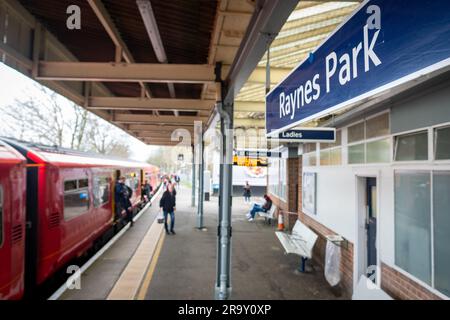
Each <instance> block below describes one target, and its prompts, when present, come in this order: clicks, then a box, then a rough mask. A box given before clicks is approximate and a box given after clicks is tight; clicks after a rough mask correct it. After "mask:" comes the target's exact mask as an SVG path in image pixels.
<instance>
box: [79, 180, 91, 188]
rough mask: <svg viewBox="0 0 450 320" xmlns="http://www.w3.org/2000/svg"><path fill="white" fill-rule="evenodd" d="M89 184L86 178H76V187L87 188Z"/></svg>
mask: <svg viewBox="0 0 450 320" xmlns="http://www.w3.org/2000/svg"><path fill="white" fill-rule="evenodd" d="M88 185H89V182H88V179H80V180H78V188H87V187H88Z"/></svg>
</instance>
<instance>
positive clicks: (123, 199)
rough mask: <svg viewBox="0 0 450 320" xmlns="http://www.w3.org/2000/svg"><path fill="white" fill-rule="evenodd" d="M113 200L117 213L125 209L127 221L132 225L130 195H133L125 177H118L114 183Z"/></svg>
mask: <svg viewBox="0 0 450 320" xmlns="http://www.w3.org/2000/svg"><path fill="white" fill-rule="evenodd" d="M114 195H115V201H116V204H117V205H116V208H118V212H119V214H120V213H121V212H122V210H125V212H126V217H127V221H128V222H130V226H131V227H132V226H133V224H134V223H133V206H132V204H131V201H130V199H131V196H132V195H133V190H131V188H130V187H129V186H127V185H126V184H125V177H120V179H119V181H118V183H117V184H116V187H115V190H114Z"/></svg>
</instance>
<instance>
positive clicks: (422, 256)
mask: <svg viewBox="0 0 450 320" xmlns="http://www.w3.org/2000/svg"><path fill="white" fill-rule="evenodd" d="M430 198H431V194H430V173H429V172H395V200H394V202H395V206H394V207H395V209H394V212H395V264H396V265H397V266H399V267H400V268H402V269H403V270H405V271H407V272H409V273H410V274H412V275H414V276H415V277H417V278H419V279H420V280H422V281H424V282H426V283H428V284H431V232H430V231H431V212H430V210H431V202H430V201H431V199H430Z"/></svg>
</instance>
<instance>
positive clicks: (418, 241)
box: [266, 1, 450, 299]
mask: <svg viewBox="0 0 450 320" xmlns="http://www.w3.org/2000/svg"><path fill="white" fill-rule="evenodd" d="M371 3H373V4H379V5H380V8H381V11H382V20H381V21H383V19H384V21H388V20H389V17H388V16H387V15H386V16H385V13H384V12H383V9H384V8H383V5H384V4H383V2H382V1H375V2H371ZM369 4H370V3H369ZM366 9H367V5H366V6H365V5H364V4H363V5H362V6H361V7H360V10H359V11H358V12H356V13H355V14H354V15H353V16H352V18H350V19H349V20H347V21H346V23H344V24H343V25H342V26H341V28H340V30H341V31H345V28H346V27H348V26H352V27H354V25H352V23H354V22H355V20H360V19H359V17H358V15H359V14H363V13H364V14H367V13H368V12H369V10H368V9H367V11H366ZM390 9H394V8H390ZM428 9H430V8H425V10H424V12H426V11H427V10H428ZM425 14H426V13H425ZM446 19H447V21H448V18H446ZM427 26H429V25H427ZM388 27H389V26H382V28H381V30H382V32H385V34H384V35H383V44H382V45H381V46H378V44H375V45H374V50H375V52H376V51H377V50H380V51H382V50H383V46H387V45H388V41H389V39H388V37H389V35H388V33H389V30H386V29H384V30H383V28H388ZM419 28H420V23H419ZM444 29H445V30H441V31H442V32H443V33H445V32H448V27H445V28H444ZM416 32H418V36H417V38H415V39H417V42H423V41H425V42H427V41H429V43H428V44H424V43H422V45H425V46H427V45H428V46H429V47H430V50H433V49H432V48H433V47H434V48H436V44H435V43H434V35H433V33H431V34H429V37H428V38H426V39H425V38H421V37H420V33H421V32H420V30H416ZM436 32H439V31H436ZM436 38H438V37H436ZM412 39H413V38H411V39H410V42H411V41H413V42H414V40H412ZM345 41H346V39H345V38H342V37H341V38H340V34H339V31H338V32H337V33H335V34H334V35H332V36H330V37H329V38H328V40H327V41H326V42H325V43H324V44H322V47H321V48H324V47H325V48H327V46H329V44H330V42H331V43H332V44H333V45H334V46H335V47H334V48H333V49H334V50H335V51H336V52H342V51H343V50H346V48H348V47H349V43H348V42H345ZM438 46H440V49H442V50H444V49H443V47H445V48H446V49H445V51H446V52H447V54H448V49H449V48H450V43H449V42H448V40H447V41H446V42H445V43H441V44H439V45H438ZM415 47H416V45H414V44H412V45H411V49H410V50H411V51H402V49H401V48H398V49H399V50H398V52H397V53H395V55H396V56H395V58H392V59H391V61H393V62H392V63H397V64H403V67H406V68H409V67H412V66H411V65H408V64H411V63H413V64H414V63H415V62H414V60H415V59H418V60H420V61H421V62H420V63H422V62H423V61H424V60H427V59H429V58H431V55H430V53H429V52H425V51H426V50H425V51H421V54H416V52H413V51H414V48H415ZM321 48H319V49H317V51H316V52H315V54H316V57H315V58H316V59H317V60H319V59H321V57H322V56H321V55H320V54H321V51H320V50H321ZM377 48H378V49H377ZM380 51H378V52H380ZM385 53H386V52H385ZM391 54H394V53H391ZM382 55H383V53H381V54H380V58H381V60H380V61H381V62H382V63H381V65H383V64H389V63H390V62H386V61H387V60H389V59H390V58H387V57H386V56H382ZM402 55H403V56H402ZM408 59H410V60H408ZM431 60H432V59H431ZM394 61H395V62H394ZM305 65H306V66H305ZM309 65H310V61H309V62H308V60H305V61H304V62H303V63H302V64H300V65H299V67H297V69H296V70H299V71H305V70H308V69H307V68H308V67H309ZM311 65H312V64H311ZM430 65H431V64H430ZM371 66H373V64H372V65H371ZM392 66H393V65H392V64H391V65H390V67H392ZM448 66H449V60H448V56H447V59H442V61H440V62H439V63H435V64H432V65H431V67H427V68H423V69H421V70H419V71H417V72H414V75H408V76H407V77H405V78H403V79H402V80H401V81H399V78H392V79H390V81H394V82H395V83H391V82H390V84H389V85H386V86H384V87H383V88H382V90H376V91H377V93H376V94H372V95H370V96H369V95H365V96H364V97H363V96H360V97H359V98H358V97H357V98H356V99H354V100H353V101H352V103H351V104H350V105H347V107H345V108H341V109H337V108H334V109H333V110H338V112H335V111H332V112H329V113H324V112H321V113H320V112H319V113H318V115H317V117H310V118H309V119H311V120H312V121H310V122H308V121H305V122H303V123H305V124H306V125H307V126H319V127H332V128H335V129H336V140H335V142H333V143H319V142H313V143H299V144H292V143H282V146H281V147H279V149H278V150H281V151H282V154H283V156H282V157H281V158H273V159H270V161H269V169H268V193H269V195H270V196H271V197H272V198H273V199H274V203H275V204H276V205H277V207H278V208H279V210H280V211H279V212H280V213H281V214H282V215H283V216H284V221H285V227H287V228H292V226H293V222H294V221H296V219H297V218H298V219H299V220H301V221H302V222H303V223H304V224H305V225H307V226H309V227H310V228H311V229H312V230H313V231H315V232H316V233H317V234H318V235H319V240H318V241H317V243H316V246H315V248H314V256H313V259H314V260H315V263H318V264H320V265H324V264H325V248H326V241H327V236H329V235H339V236H341V237H342V238H343V239H344V241H342V242H341V248H340V249H341V257H340V271H341V286H342V287H343V288H344V290H346V291H347V292H349V293H350V294H351V293H352V292H353V291H354V290H355V288H356V287H357V285H358V281H359V279H360V277H361V276H362V275H364V276H369V275H370V274H371V275H372V276H373V277H374V278H373V281H374V282H375V283H376V284H377V285H378V286H379V287H380V288H381V289H382V290H383V291H384V292H386V293H387V294H388V295H390V296H391V297H393V298H396V299H448V298H449V297H450V247H449V246H448V243H449V235H450V233H449V230H450V73H449V71H448V70H449V68H448ZM302 68H303V69H302ZM305 68H306V69H305ZM373 68H374V69H375V70H376V68H378V67H373ZM412 68H413V69H414V67H412ZM296 70H294V71H293V72H292V73H291V78H289V77H288V78H287V79H285V80H284V83H283V82H282V83H281V84H280V86H281V88H282V89H283V88H284V89H285V88H292V83H295V81H297V82H300V81H299V77H297V76H296ZM384 72H385V73H386V72H388V71H386V69H385V71H384ZM306 73H307V72H306ZM366 75H368V77H366V78H364V81H365V82H366V83H367V82H368V81H369V82H370V81H372V79H373V78H374V77H376V76H377V75H376V74H372V75H370V72H368V73H367V74H366ZM296 77H297V78H296ZM371 77H372V78H371ZM380 77H381V76H380ZM290 81H291V82H290ZM352 81H355V82H356V83H355V84H350V83H346V85H342V86H338V88H337V89H336V90H340V92H339V94H341V95H347V94H348V93H349V92H351V91H352V90H355V89H354V88H355V87H354V86H358V85H361V83H363V82H360V83H359V84H358V82H357V81H358V80H355V79H353V80H352ZM332 84H333V83H332ZM364 85H365V84H362V86H364ZM278 88H279V87H278ZM322 89H323V88H322ZM343 92H344V93H343ZM277 93H279V91H278V92H277V88H276V89H275V90H272V92H271V93H269V95H268V96H267V98H268V100H269V103H270V95H271V94H272V95H274V94H275V95H276V94H277ZM322 94H324V93H322ZM350 96H351V93H350V94H348V95H347V97H350ZM330 99H333V96H331V98H330ZM266 101H267V100H266ZM269 107H270V106H269ZM276 107H278V105H277V106H276ZM293 108H295V107H293ZM307 108H308V106H306V105H305V106H300V107H299V108H298V109H297V112H300V111H298V110H307ZM322 110H323V109H320V111H322ZM271 112H273V110H270V109H266V113H267V114H268V115H270V114H271ZM310 114H311V113H310ZM310 114H309V115H310ZM276 116H277V117H278V116H279V115H278V114H277V115H276ZM277 119H278V118H277ZM280 119H281V116H280ZM293 119H294V121H292V123H293V124H294V126H291V128H294V129H295V128H296V126H295V125H297V126H299V127H302V122H301V121H300V122H297V123H295V119H296V118H295V117H293ZM272 120H273V118H270V117H267V118H266V121H268V122H269V123H268V125H267V126H268V127H270V121H272ZM298 123H299V124H298ZM280 127H281V126H280Z"/></svg>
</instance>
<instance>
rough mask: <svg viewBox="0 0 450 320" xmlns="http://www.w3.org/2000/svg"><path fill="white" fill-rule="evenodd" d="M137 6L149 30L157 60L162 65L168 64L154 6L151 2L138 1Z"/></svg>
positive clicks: (147, 0)
mask: <svg viewBox="0 0 450 320" xmlns="http://www.w3.org/2000/svg"><path fill="white" fill-rule="evenodd" d="M136 4H137V6H138V8H139V12H140V13H141V17H142V20H143V21H144V25H145V29H147V33H148V36H149V38H150V41H151V43H152V46H153V50H154V51H155V54H156V58H157V59H158V61H159V62H160V63H167V56H166V52H165V51H164V46H163V44H162V41H161V35H160V34H159V30H158V24H157V23H156V19H155V14H154V13H153V9H152V5H151V3H150V1H149V0H137V1H136Z"/></svg>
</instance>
